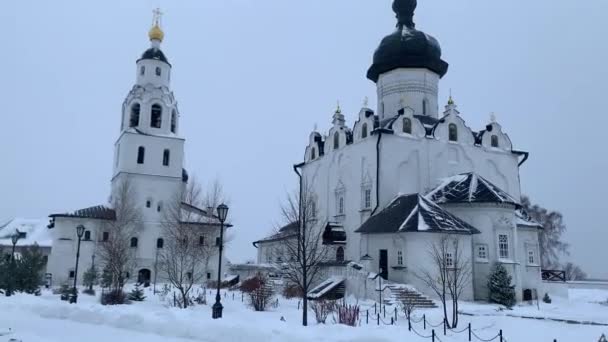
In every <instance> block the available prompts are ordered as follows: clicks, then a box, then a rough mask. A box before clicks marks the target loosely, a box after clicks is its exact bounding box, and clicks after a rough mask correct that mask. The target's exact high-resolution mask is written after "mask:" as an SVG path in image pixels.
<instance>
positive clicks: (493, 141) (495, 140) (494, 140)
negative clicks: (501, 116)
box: [491, 135, 498, 147]
mask: <svg viewBox="0 0 608 342" xmlns="http://www.w3.org/2000/svg"><path fill="white" fill-rule="evenodd" d="M491 144H492V147H498V136H497V135H492V138H491Z"/></svg>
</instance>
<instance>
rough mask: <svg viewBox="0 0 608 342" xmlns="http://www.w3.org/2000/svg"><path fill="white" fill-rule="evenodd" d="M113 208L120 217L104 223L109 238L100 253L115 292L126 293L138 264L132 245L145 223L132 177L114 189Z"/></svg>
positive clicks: (100, 246)
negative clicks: (142, 223)
mask: <svg viewBox="0 0 608 342" xmlns="http://www.w3.org/2000/svg"><path fill="white" fill-rule="evenodd" d="M112 207H113V209H114V211H115V214H116V217H115V219H114V220H107V221H105V222H104V227H103V230H104V231H106V232H108V238H107V240H104V241H103V242H102V243H100V244H99V247H98V255H99V258H100V260H101V263H102V265H103V267H104V270H103V271H104V273H105V276H106V279H107V281H108V285H109V286H110V290H111V292H115V293H118V292H122V289H123V287H124V285H125V282H126V276H127V274H128V273H129V272H130V271H131V270H132V269H133V267H134V266H135V255H134V252H133V249H132V248H131V245H130V243H131V238H133V237H134V236H135V235H136V234H135V233H136V232H137V230H138V227H139V226H140V224H141V212H140V210H139V208H138V207H137V205H136V194H135V189H134V188H133V186H132V184H131V181H130V180H129V178H125V179H124V180H123V181H122V182H121V183H119V184H118V185H117V186H116V188H115V189H114V193H113V197H112Z"/></svg>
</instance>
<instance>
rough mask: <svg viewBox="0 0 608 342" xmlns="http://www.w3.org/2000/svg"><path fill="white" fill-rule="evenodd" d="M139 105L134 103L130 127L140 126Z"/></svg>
mask: <svg viewBox="0 0 608 342" xmlns="http://www.w3.org/2000/svg"><path fill="white" fill-rule="evenodd" d="M140 108H141V106H140V105H139V103H134V104H133V105H132V106H131V118H130V119H129V127H137V126H138V125H139V110H140Z"/></svg>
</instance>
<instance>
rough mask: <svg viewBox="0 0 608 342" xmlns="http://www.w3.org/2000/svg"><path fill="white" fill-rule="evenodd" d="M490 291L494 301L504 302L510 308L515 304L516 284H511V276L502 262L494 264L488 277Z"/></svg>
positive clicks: (491, 299)
mask: <svg viewBox="0 0 608 342" xmlns="http://www.w3.org/2000/svg"><path fill="white" fill-rule="evenodd" d="M488 292H489V294H490V298H489V299H490V302H492V303H498V304H502V305H504V306H506V307H508V308H510V307H512V306H513V305H514V304H515V286H513V285H511V276H510V275H509V273H508V272H507V269H506V268H505V267H504V266H503V265H502V264H500V263H496V264H495V265H494V269H493V270H492V273H491V274H490V276H489V278H488Z"/></svg>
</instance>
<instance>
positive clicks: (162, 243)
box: [156, 238, 165, 249]
mask: <svg viewBox="0 0 608 342" xmlns="http://www.w3.org/2000/svg"><path fill="white" fill-rule="evenodd" d="M164 246H165V240H163V239H162V238H158V239H156V248H158V249H161V248H163V247H164Z"/></svg>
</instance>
